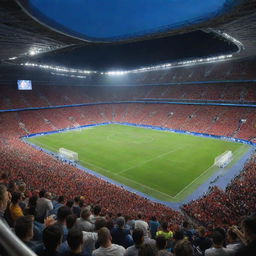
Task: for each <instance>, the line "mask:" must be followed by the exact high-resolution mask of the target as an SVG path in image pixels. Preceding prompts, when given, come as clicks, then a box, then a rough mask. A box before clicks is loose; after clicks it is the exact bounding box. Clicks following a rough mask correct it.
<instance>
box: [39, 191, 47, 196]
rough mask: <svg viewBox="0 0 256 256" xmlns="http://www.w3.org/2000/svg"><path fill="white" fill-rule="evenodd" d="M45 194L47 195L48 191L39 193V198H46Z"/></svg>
mask: <svg viewBox="0 0 256 256" xmlns="http://www.w3.org/2000/svg"><path fill="white" fill-rule="evenodd" d="M45 193H46V190H44V189H43V190H40V191H39V197H40V198H41V197H45Z"/></svg>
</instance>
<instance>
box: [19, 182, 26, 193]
mask: <svg viewBox="0 0 256 256" xmlns="http://www.w3.org/2000/svg"><path fill="white" fill-rule="evenodd" d="M18 190H19V192H21V193H24V192H25V191H26V183H25V182H21V183H20V184H19V186H18Z"/></svg>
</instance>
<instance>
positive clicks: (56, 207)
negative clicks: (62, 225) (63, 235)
mask: <svg viewBox="0 0 256 256" xmlns="http://www.w3.org/2000/svg"><path fill="white" fill-rule="evenodd" d="M64 203H65V197H64V196H59V197H58V200H57V202H56V203H55V204H54V206H53V209H52V211H50V213H49V214H50V215H51V214H54V215H57V212H58V210H59V208H60V207H62V206H64V205H65V204H64Z"/></svg>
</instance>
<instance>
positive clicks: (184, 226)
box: [182, 221, 189, 229]
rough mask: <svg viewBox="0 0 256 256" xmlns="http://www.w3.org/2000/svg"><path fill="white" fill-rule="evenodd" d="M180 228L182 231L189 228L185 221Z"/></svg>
mask: <svg viewBox="0 0 256 256" xmlns="http://www.w3.org/2000/svg"><path fill="white" fill-rule="evenodd" d="M182 226H183V228H184V229H187V228H189V223H188V222H187V221H184V222H183V224H182Z"/></svg>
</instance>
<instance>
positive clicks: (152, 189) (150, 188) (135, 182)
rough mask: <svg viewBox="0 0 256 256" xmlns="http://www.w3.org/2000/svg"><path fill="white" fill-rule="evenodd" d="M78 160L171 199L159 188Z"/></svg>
mask: <svg viewBox="0 0 256 256" xmlns="http://www.w3.org/2000/svg"><path fill="white" fill-rule="evenodd" d="M80 162H83V163H85V164H89V165H92V166H94V167H96V168H99V169H101V170H103V171H105V172H108V173H110V174H112V175H116V176H119V177H121V178H122V179H125V180H128V181H130V182H132V183H134V184H137V185H139V186H141V187H144V188H146V189H148V190H151V191H155V192H157V193H159V194H162V195H164V196H166V197H168V198H171V199H172V198H173V197H172V196H170V195H168V194H166V193H164V192H161V191H159V190H156V189H154V188H152V187H148V186H146V185H144V184H142V183H139V182H137V181H134V180H131V179H129V178H126V177H124V176H121V175H118V174H117V173H112V172H111V171H109V170H107V169H104V168H102V167H99V166H97V165H95V164H92V163H90V162H86V161H80ZM110 179H111V178H110ZM117 182H118V181H117ZM128 186H129V185H128ZM142 193H143V192H142Z"/></svg>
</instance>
